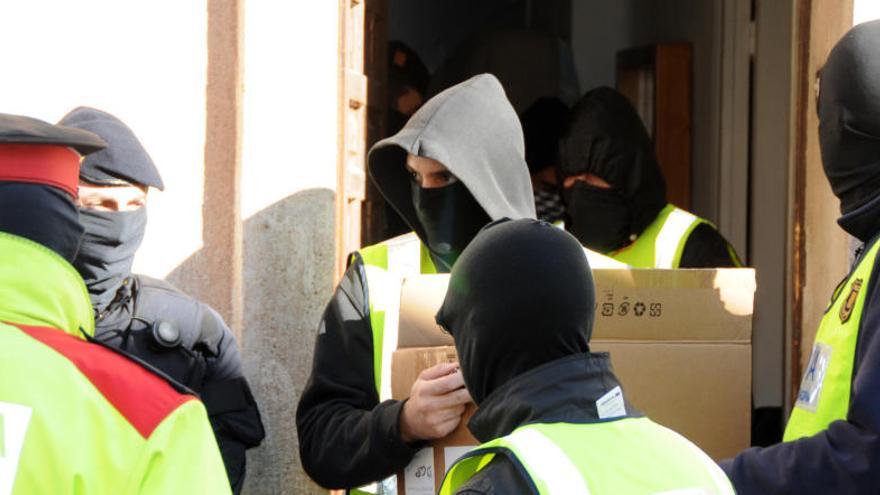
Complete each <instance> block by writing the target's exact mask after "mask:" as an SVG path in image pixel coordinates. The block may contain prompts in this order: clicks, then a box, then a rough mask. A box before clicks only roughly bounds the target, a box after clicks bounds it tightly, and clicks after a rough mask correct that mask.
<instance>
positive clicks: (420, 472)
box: [415, 466, 434, 478]
mask: <svg viewBox="0 0 880 495" xmlns="http://www.w3.org/2000/svg"><path fill="white" fill-rule="evenodd" d="M415 476H416V478H433V477H434V467H433V466H418V467H416V472H415Z"/></svg>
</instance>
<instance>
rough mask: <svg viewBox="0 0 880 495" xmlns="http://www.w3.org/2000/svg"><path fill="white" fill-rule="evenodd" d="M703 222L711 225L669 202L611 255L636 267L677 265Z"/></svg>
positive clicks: (670, 266) (669, 266) (674, 266)
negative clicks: (631, 238)
mask: <svg viewBox="0 0 880 495" xmlns="http://www.w3.org/2000/svg"><path fill="white" fill-rule="evenodd" d="M703 223H706V224H709V225H711V224H710V223H709V222H708V221H706V220H703V219H702V218H700V217H698V216H696V215H694V214H692V213H688V212H686V211H684V210H682V209H681V208H677V207H675V206H674V205H672V204H668V205H666V206H665V207H664V208H663V209H662V210H660V213H659V214H658V215H657V218H655V219H654V221H653V222H651V224H650V225H648V227H646V228H645V230H643V231H642V233H641V234H640V235H639V237H638V238H637V239H636V240H635V242H633V243H632V244H630V245H629V246H627V247H625V248H623V249H620V250H618V251H615V252H613V253H611V254H610V255H609V256H611V257H612V258H614V259H616V260H618V261H621V262H623V263H626V264H628V265H630V266H634V267H637V268H678V267H679V265H680V264H681V254H682V252H684V246H685V244H687V239H688V237H689V236H690V235H691V232H693V231H694V229H695V228H697V227H698V226H699V225H700V224H703Z"/></svg>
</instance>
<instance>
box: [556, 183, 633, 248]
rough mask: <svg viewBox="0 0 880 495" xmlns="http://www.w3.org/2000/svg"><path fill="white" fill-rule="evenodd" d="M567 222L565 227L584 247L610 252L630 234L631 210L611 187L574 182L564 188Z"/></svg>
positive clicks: (620, 246) (622, 244)
mask: <svg viewBox="0 0 880 495" xmlns="http://www.w3.org/2000/svg"><path fill="white" fill-rule="evenodd" d="M563 198H564V199H565V203H566V212H567V213H568V221H567V222H566V224H565V228H566V230H568V231H569V232H571V233H572V234H573V235H574V236H575V237H577V239H578V240H579V241H581V244H583V245H584V246H586V247H588V248H590V249H592V250H593V251H598V252H600V253H609V252H611V251H614V250H615V249H620V248H622V247H623V246H624V245H626V243H627V241H628V240H629V236H630V222H631V218H630V211H629V208H627V205H626V201H624V199H623V197H621V196H620V194H618V193H617V192H615V191H614V190H612V189H602V188H599V187H595V186H591V185H589V184H586V183H583V182H576V183H575V185H574V186H573V187H572V188H570V189H565V190H564V191H563Z"/></svg>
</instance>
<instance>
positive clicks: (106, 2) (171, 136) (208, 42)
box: [0, 0, 339, 494]
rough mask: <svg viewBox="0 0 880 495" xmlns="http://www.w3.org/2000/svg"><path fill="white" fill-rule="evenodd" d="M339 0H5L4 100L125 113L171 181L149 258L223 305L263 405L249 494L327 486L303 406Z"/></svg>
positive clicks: (325, 257)
mask: <svg viewBox="0 0 880 495" xmlns="http://www.w3.org/2000/svg"><path fill="white" fill-rule="evenodd" d="M338 8H339V4H338V3H337V2H329V1H328V2H243V1H241V0H199V1H187V2H178V1H174V0H155V1H153V2H136V1H133V0H132V1H129V0H125V1H122V0H83V1H79V2H62V1H51V0H33V1H29V2H15V3H10V2H6V3H4V4H3V6H2V7H0V44H2V46H5V47H16V49H15V50H13V49H9V50H5V51H4V57H3V64H4V71H3V74H4V76H3V79H2V82H0V111H2V112H9V113H19V114H25V115H31V116H35V117H39V118H43V119H45V120H49V121H56V120H57V119H59V118H60V117H61V116H62V115H64V114H65V113H66V112H67V111H68V110H70V109H72V108H74V107H76V106H78V105H90V106H94V107H97V108H100V109H104V110H107V111H110V112H112V113H114V114H116V115H117V116H118V117H120V118H121V119H123V120H124V121H125V122H127V123H128V124H129V125H130V126H131V128H132V129H133V130H134V131H135V133H136V134H137V135H138V136H139V137H140V139H141V140H142V141H143V143H144V145H145V147H146V148H147V150H148V151H149V152H150V154H151V155H152V156H153V158H154V160H155V161H156V163H157V165H158V167H159V169H160V172H161V173H162V175H163V178H164V179H165V183H166V186H167V189H166V191H165V192H158V191H153V192H151V193H150V197H149V206H148V209H149V216H150V220H149V223H148V227H147V235H146V240H145V242H144V245H143V247H142V248H141V250H140V251H139V252H138V256H137V259H136V263H135V269H136V271H139V272H141V273H146V274H149V275H152V276H157V277H167V278H168V279H169V280H172V281H173V282H174V283H176V284H178V285H179V286H181V287H182V288H184V289H185V290H188V291H189V292H191V293H192V294H194V295H196V296H198V297H201V298H204V299H205V300H207V301H208V302H210V303H211V304H212V305H214V306H215V307H217V309H218V310H219V311H220V312H221V314H222V315H223V316H224V318H226V319H227V321H228V322H230V323H231V324H232V326H233V327H234V329H235V330H236V332H237V333H238V334H239V335H240V336H242V337H243V339H242V341H241V342H240V344H241V347H242V350H243V355H244V366H245V373H246V374H247V376H248V378H249V380H250V382H251V384H252V386H253V389H254V394H255V396H256V397H257V399H258V401H259V402H260V405H261V409H262V411H263V421H264V423H265V426H266V430H267V439H266V441H265V442H264V445H263V446H262V447H261V448H259V449H257V450H256V451H254V452H252V453H251V455H250V456H249V457H250V460H249V467H248V482H247V486H246V491H247V493H249V494H284V493H326V491H324V490H321V489H319V488H318V487H317V486H315V485H314V484H313V483H312V482H311V481H309V479H308V478H307V476H305V474H304V473H303V472H302V468H301V467H300V463H299V459H298V447H297V438H296V429H295V424H294V414H295V409H296V404H297V399H298V395H299V391H300V390H301V389H302V387H303V384H304V383H305V381H306V379H307V376H308V372H309V369H310V366H311V350H312V347H313V345H314V333H315V329H316V327H317V323H318V321H319V319H320V315H321V312H322V309H323V306H324V304H325V303H326V301H327V300H328V299H329V297H330V294H331V292H332V289H333V283H334V280H333V276H334V256H335V250H334V248H335V243H334V204H335V190H336V164H337V148H338V146H337V144H338V142H337V137H338V122H337V115H338V114H337V109H338V102H337V100H338V91H337V82H338V75H339V15H338Z"/></svg>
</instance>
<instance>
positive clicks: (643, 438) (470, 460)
mask: <svg viewBox="0 0 880 495" xmlns="http://www.w3.org/2000/svg"><path fill="white" fill-rule="evenodd" d="M498 454H502V455H507V456H508V457H509V458H510V459H511V460H512V461H513V462H514V463H515V464H518V465H520V466H521V467H522V468H523V470H524V472H525V474H527V476H528V477H529V479H530V481H531V482H532V484H533V486H534V488H535V490H536V491H537V493H538V494H540V495H548V494H553V495H556V494H593V495H597V494H598V495H606V494H626V493H665V494H672V493H681V494H684V493H688V494H733V493H734V490H733V487H732V486H731V484H730V482H729V481H728V480H727V477H726V476H725V475H724V472H723V471H721V469H720V468H719V467H718V466H717V465H716V464H715V463H714V462H713V461H712V460H711V459H710V458H709V456H707V455H706V454H705V453H704V452H703V451H701V450H700V449H699V448H697V447H696V446H695V445H694V444H692V443H691V442H690V441H688V440H687V439H685V438H684V437H682V436H681V435H679V434H677V433H675V432H674V431H672V430H669V429H668V428H665V427H663V426H660V425H658V424H656V423H654V422H652V421H651V420H649V419H648V418H626V419H621V420H616V421H609V422H601V423H593V424H570V423H553V424H533V425H527V426H523V427H520V428H518V429H517V430H516V431H514V432H513V433H511V434H510V435H508V436H506V437H502V438H499V439H496V440H493V441H491V442H488V443H485V444H483V445H481V446H480V447H479V448H478V449H476V450H474V451H471V452H469V453H468V454H466V455H465V456H463V457H462V458H461V459H459V460H458V461H457V462H456V463H455V464H454V465H453V466H452V468H451V469H450V470H449V472H448V473H447V474H446V477H445V478H444V479H443V484H442V486H441V488H440V494H441V495H452V494H454V493H455V492H456V490H458V489H459V488H460V487H461V486H463V485H464V484H465V483H467V481H468V480H469V479H470V478H471V477H473V476H474V475H475V474H476V473H478V472H479V471H481V470H482V469H483V468H485V467H486V466H487V465H488V464H489V462H490V461H491V460H492V459H493V458H494V456H495V455H498Z"/></svg>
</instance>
